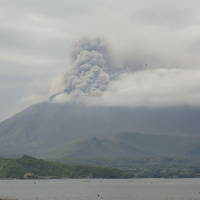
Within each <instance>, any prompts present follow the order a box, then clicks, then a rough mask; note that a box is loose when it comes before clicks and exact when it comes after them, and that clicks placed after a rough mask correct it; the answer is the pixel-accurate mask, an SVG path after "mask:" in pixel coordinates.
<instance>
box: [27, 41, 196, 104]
mask: <svg viewBox="0 0 200 200" xmlns="http://www.w3.org/2000/svg"><path fill="white" fill-rule="evenodd" d="M113 55H114V53H113V52H110V50H109V48H108V45H107V43H106V42H105V41H104V40H102V39H93V40H90V39H86V38H84V39H81V40H79V41H78V42H77V43H75V45H74V46H73V50H72V52H71V65H70V70H69V71H68V72H67V73H66V74H64V75H63V76H62V77H58V78H57V79H55V80H53V81H50V82H49V83H47V84H44V83H41V82H38V83H36V91H37V92H36V93H37V94H36V95H35V94H34V95H30V96H28V98H26V99H25V100H27V99H28V101H29V102H30V103H33V102H34V103H35V102H38V101H51V102H56V103H67V102H70V103H83V104H87V105H103V106H125V107H127V106H128V107H140V106H147V107H158V106H180V105H192V106H199V105H200V85H199V84H197V83H198V82H200V70H199V69H198V68H186V67H181V66H180V67H179V68H177V67H173V66H172V67H170V68H168V67H163V66H162V64H160V65H159V66H157V67H156V66H151V65H149V64H148V63H147V64H146V65H145V66H142V67H140V68H138V69H136V68H135V65H136V64H135V62H132V63H131V66H132V67H131V68H132V69H131V68H129V67H127V66H126V65H123V64H120V62H118V61H116V59H115V56H113ZM131 55H132V57H133V58H134V53H131ZM119 57H120V55H119ZM37 88H39V90H38V89H37ZM38 91H39V92H38Z"/></svg>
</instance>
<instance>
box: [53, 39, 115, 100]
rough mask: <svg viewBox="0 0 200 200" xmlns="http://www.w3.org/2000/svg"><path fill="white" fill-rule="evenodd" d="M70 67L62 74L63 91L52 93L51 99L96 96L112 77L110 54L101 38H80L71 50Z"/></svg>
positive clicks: (74, 98)
mask: <svg viewBox="0 0 200 200" xmlns="http://www.w3.org/2000/svg"><path fill="white" fill-rule="evenodd" d="M71 64H72V69H71V71H70V72H68V73H66V74H65V76H64V81H63V84H64V88H65V89H64V91H63V92H60V93H59V94H56V95H53V96H52V97H51V100H53V101H71V100H73V101H74V100H80V99H84V98H87V97H97V96H99V95H101V94H102V92H104V91H105V90H106V89H107V87H108V85H109V83H110V81H111V79H112V77H113V75H112V74H113V73H112V67H111V56H110V53H109V50H108V47H107V44H106V43H105V42H104V41H103V40H102V39H99V38H97V39H93V40H89V39H86V38H84V39H81V40H79V41H78V42H77V43H75V44H74V47H73V50H72V52H71Z"/></svg>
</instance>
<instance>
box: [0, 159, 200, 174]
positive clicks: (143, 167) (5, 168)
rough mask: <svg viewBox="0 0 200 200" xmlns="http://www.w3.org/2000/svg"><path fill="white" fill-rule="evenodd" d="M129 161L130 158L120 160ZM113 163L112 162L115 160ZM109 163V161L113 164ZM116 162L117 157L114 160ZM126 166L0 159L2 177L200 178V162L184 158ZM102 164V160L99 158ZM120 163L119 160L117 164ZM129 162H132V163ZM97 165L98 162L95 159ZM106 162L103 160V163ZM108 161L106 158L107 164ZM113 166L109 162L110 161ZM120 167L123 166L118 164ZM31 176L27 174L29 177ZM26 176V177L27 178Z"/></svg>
mask: <svg viewBox="0 0 200 200" xmlns="http://www.w3.org/2000/svg"><path fill="white" fill-rule="evenodd" d="M123 161H124V162H125V163H127V162H128V161H126V160H123V159H122V160H120V159H119V160H118V164H119V163H120V162H123ZM109 162H110V165H113V163H111V161H109ZM109 162H107V164H108V163H109ZM113 162H114V160H113ZM129 162H130V163H131V164H132V167H130V168H128V166H126V167H124V168H123V169H117V168H111V167H103V166H101V167H97V166H94V165H83V164H82V165H81V164H78V163H76V164H70V165H69V164H63V163H60V162H54V161H45V160H41V159H36V158H33V157H30V156H23V157H21V158H19V159H0V178H24V175H25V174H27V175H28V176H29V178H194V177H195V178H197V177H198V178H199V177H200V162H197V161H194V160H187V159H184V158H150V157H149V158H147V157H146V158H135V159H132V160H129ZM99 163H100V160H99ZM116 163H117V162H116V161H115V164H116ZM130 163H129V164H130ZM93 164H96V163H95V162H94V160H93ZM101 164H102V163H101ZM105 164H106V160H104V166H105ZM108 166H109V164H108ZM118 167H120V165H118ZM28 176H27V177H28ZM27 177H26V178H27Z"/></svg>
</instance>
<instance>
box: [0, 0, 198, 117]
mask: <svg viewBox="0 0 200 200" xmlns="http://www.w3.org/2000/svg"><path fill="white" fill-rule="evenodd" d="M199 6H200V2H199V1H197V0H191V1H188V0H169V1H164V0H153V1H152V0H141V1H132V0H125V1H114V0H86V1H79V0H75V1H71V0H59V1H53V0H50V1H49V0H48V1H47V0H44V1H39V0H35V1H33V0H28V1H27V0H19V1H7V0H2V1H1V2H0V44H1V45H0V77H3V78H1V80H0V84H1V85H4V88H2V87H1V88H0V94H2V95H4V99H5V100H4V102H5V103H4V104H1V105H0V108H1V107H4V109H5V107H6V98H9V94H8V95H6V94H5V91H10V86H6V85H7V84H8V81H6V79H7V77H8V75H9V77H13V79H12V81H10V79H9V78H8V80H9V81H10V83H9V85H10V84H12V87H13V88H12V89H13V90H15V95H14V94H13V98H12V99H13V104H15V101H16V104H18V103H19V104H21V99H24V96H29V97H30V96H32V97H33V96H35V94H34V95H33V94H32V95H31V93H32V92H31V90H30V89H29V86H30V85H31V88H32V87H33V88H35V87H38V85H40V84H38V83H40V80H44V81H43V82H46V83H43V85H44V86H43V87H42V88H43V89H42V90H43V92H44V90H45V91H47V92H46V93H45V94H53V93H55V92H56V91H58V88H60V89H61V88H62V86H63V85H65V84H67V83H66V82H65V84H63V82H62V80H63V79H62V78H58V79H56V80H55V81H46V80H47V79H49V80H50V79H52V78H53V77H54V76H58V75H59V74H63V73H64V71H69V70H70V69H71V68H72V67H71V63H70V60H69V58H68V56H67V55H68V54H69V53H70V46H71V44H72V42H73V41H74V40H77V38H80V37H82V36H88V37H89V38H90V37H91V38H95V37H96V36H100V37H102V38H105V40H106V41H108V42H109V43H110V46H111V52H110V54H112V55H111V57H112V59H113V60H112V61H113V63H115V64H114V65H115V66H116V67H119V68H122V67H123V70H121V71H122V72H123V73H124V72H125V71H126V72H127V73H126V74H127V75H128V72H129V73H130V72H131V73H130V74H132V75H133V77H132V76H131V77H132V78H133V79H134V78H135V77H138V76H139V73H140V72H141V74H143V75H144V74H146V75H147V74H148V76H149V78H147V77H146V75H144V77H145V78H144V79H143V80H144V81H143V84H144V83H145V79H147V80H148V81H149V82H148V85H151V84H152V82H153V80H152V82H151V81H150V80H151V79H153V74H154V75H155V76H157V77H159V76H158V75H157V74H158V71H157V70H159V69H164V72H165V74H166V76H164V77H171V75H169V74H171V73H172V71H173V70H179V72H180V73H178V74H177V77H176V79H177V80H180V82H181V83H182V84H179V86H180V87H182V86H181V85H184V83H186V82H187V83H189V82H190V79H191V80H193V76H195V74H198V70H199V66H200V57H199V33H200V18H199V10H198V8H199ZM105 60H107V58H106V59H105ZM113 63H112V64H113ZM72 65H73V66H74V64H72ZM108 66H110V64H108ZM74 70H75V69H74ZM170 70H172V71H170ZM103 71H104V70H103ZM132 72H135V73H132ZM136 72H138V73H136ZM143 72H145V73H143ZM164 72H163V73H164ZM186 72H188V76H187V77H186V74H187V73H186ZM105 73H107V72H105ZM193 73H194V75H193ZM107 74H109V79H110V73H107ZM167 74H168V75H167ZM183 74H184V75H183ZM61 76H62V75H61ZM140 76H141V75H140ZM140 76H139V77H140ZM183 76H184V77H185V78H184V79H183ZM191 76H192V77H191ZM122 77H124V78H125V77H126V78H125V79H127V77H128V76H123V75H120V76H119V77H118V78H115V80H112V81H108V82H109V84H106V88H107V89H106V91H107V92H109V93H110V94H108V93H107V96H109V95H110V96H111V91H112V90H116V89H115V88H119V90H120V91H121V90H122V89H121V88H120V86H121V85H123V84H124V83H125V82H126V81H125V80H122ZM181 77H182V78H181ZM84 78H85V77H84ZM19 79H21V83H23V85H24V87H19V85H18V84H17V81H18V80H19ZM128 79H131V78H128ZM140 79H142V78H141V77H140ZM172 79H173V78H172ZM182 79H183V80H185V82H184V81H183V80H182ZM33 80H35V81H34V82H33V83H31V82H32V81H33ZM131 80H132V79H131ZM195 80H196V81H198V79H195ZM157 81H158V82H161V83H163V84H164V81H165V82H166V81H167V78H166V79H159V78H158V79H157ZM52 82H54V84H53V83H52ZM133 82H134V84H135V85H137V87H138V88H140V87H141V86H140V84H139V82H137V83H136V81H133ZM117 84H119V85H118V86H117ZM127 84H128V85H129V84H131V85H132V84H133V83H132V81H130V82H127ZM138 84H139V85H138ZM166 84H167V83H166ZM34 85H35V86H34ZM160 85H162V84H160ZM65 86H66V85H65ZM40 87H41V86H40ZM123 87H125V88H129V87H128V86H125V85H124V86H123ZM21 88H23V89H21ZM170 88H171V89H172V91H174V92H173V95H171V96H174V98H175V93H176V92H175V90H174V89H173V88H172V87H170ZM62 89H65V88H62ZM35 90H38V89H34V91H35ZM160 90H162V89H160ZM17 91H19V92H17ZM141 91H142V88H141ZM191 91H192V89H191ZM194 91H198V89H197V88H196V87H195V88H194ZM8 93H9V92H8ZM17 93H18V94H17ZM34 93H35V92H34ZM39 93H40V95H39V96H41V94H42V93H41V92H39ZM103 93H104V92H103ZM114 93H115V95H119V94H118V92H117V91H114ZM149 93H153V92H152V91H149V92H147V93H146V98H147V97H148V94H149ZM131 94H134V92H133V91H132V89H130V96H131ZM190 94H191V93H190ZM2 95H1V96H2ZM104 95H105V94H104ZM120 95H121V94H120ZM158 95H159V94H158ZM185 95H186V96H188V95H189V93H188V92H187V94H185ZM6 96H7V97H6ZM14 96H15V97H16V98H14ZM113 96H114V95H113ZM133 96H134V95H132V96H131V97H132V98H133ZM149 96H151V95H150V94H149ZM104 98H105V97H104ZM106 98H107V97H106ZM116 98H117V96H116ZM132 98H129V99H132ZM14 99H15V101H14ZM42 99H44V98H42ZM118 99H120V98H118ZM124 99H126V97H124ZM182 99H185V101H184V103H187V98H184V97H183V96H182ZM193 99H197V97H193ZM122 100H123V98H121V100H120V103H119V102H118V103H116V102H115V103H116V104H123V103H122ZM106 101H109V102H111V100H106ZM170 101H171V102H172V100H170ZM188 101H189V100H188ZM132 102H134V101H133V100H132ZM162 102H163V105H164V104H167V103H166V102H165V101H163V99H162ZM176 102H177V103H176V105H178V104H179V103H181V102H182V104H183V101H180V100H179V101H176ZM192 102H193V103H194V101H190V104H191V105H192V104H193V103H192ZM22 104H23V103H22ZM124 104H131V103H128V102H126V101H125V100H124ZM10 105H11V104H9V105H8V107H10ZM131 105H133V103H132V104H131ZM2 109H3V108H2ZM0 119H1V116H0Z"/></svg>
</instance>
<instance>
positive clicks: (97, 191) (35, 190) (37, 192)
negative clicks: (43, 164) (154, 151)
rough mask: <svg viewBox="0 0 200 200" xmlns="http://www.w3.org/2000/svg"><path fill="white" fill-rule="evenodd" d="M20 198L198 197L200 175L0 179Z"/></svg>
mask: <svg viewBox="0 0 200 200" xmlns="http://www.w3.org/2000/svg"><path fill="white" fill-rule="evenodd" d="M0 197H9V198H17V199H19V200H200V179H126V180H104V179H98V180H97V179H81V180H79V179H64V180H0Z"/></svg>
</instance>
